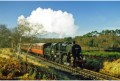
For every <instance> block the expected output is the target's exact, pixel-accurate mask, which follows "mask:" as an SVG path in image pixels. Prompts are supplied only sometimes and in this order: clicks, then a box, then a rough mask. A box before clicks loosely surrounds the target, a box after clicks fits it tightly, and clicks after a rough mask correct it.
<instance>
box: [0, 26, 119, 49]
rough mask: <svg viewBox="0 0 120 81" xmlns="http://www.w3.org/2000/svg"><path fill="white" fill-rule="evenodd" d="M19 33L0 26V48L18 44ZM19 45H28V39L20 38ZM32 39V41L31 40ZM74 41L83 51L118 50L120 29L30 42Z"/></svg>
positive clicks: (14, 29) (37, 39) (35, 38)
mask: <svg viewBox="0 0 120 81" xmlns="http://www.w3.org/2000/svg"><path fill="white" fill-rule="evenodd" d="M20 36H21V35H20V33H19V32H17V27H15V28H13V29H8V28H7V26H6V25H0V48H5V47H14V48H16V49H17V44H18V43H19V42H20V39H19V38H20ZM21 39H22V40H21V43H29V42H30V39H31V38H30V37H26V36H21ZM33 39H34V40H33ZM73 40H76V42H77V43H78V44H79V45H81V47H82V49H83V50H88V51H89V50H96V51H98V50H116V51H118V50H120V29H116V30H103V31H101V32H98V31H92V32H89V33H87V34H85V35H83V36H76V37H74V38H72V37H66V38H62V39H61V38H48V39H47V38H38V37H35V36H34V37H33V38H32V42H33V43H38V42H44V43H48V42H65V41H70V42H72V41H73Z"/></svg>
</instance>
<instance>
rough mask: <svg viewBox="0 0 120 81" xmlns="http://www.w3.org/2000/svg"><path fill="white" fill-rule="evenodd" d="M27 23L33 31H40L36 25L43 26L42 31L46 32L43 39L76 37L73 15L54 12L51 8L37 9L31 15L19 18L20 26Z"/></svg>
mask: <svg viewBox="0 0 120 81" xmlns="http://www.w3.org/2000/svg"><path fill="white" fill-rule="evenodd" d="M25 22H28V23H30V26H31V27H32V29H33V30H36V29H38V26H36V24H39V25H40V24H41V25H42V26H43V28H41V31H38V32H42V31H46V33H45V34H44V35H43V37H50V38H54V37H57V38H58V37H59V38H61V37H68V36H70V37H73V36H75V35H76V30H77V26H76V25H75V24H74V18H73V15H72V14H70V13H68V12H63V11H61V10H58V11H54V10H52V9H50V8H48V9H42V8H40V7H39V8H37V9H36V10H33V11H32V12H31V15H30V16H28V17H26V18H25V17H24V16H23V15H21V16H19V17H18V25H25Z"/></svg>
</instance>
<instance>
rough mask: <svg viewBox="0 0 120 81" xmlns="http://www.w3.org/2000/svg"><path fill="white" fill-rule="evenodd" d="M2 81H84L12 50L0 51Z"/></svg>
mask: <svg viewBox="0 0 120 81" xmlns="http://www.w3.org/2000/svg"><path fill="white" fill-rule="evenodd" d="M0 79H1V80H75V79H82V78H80V77H77V76H73V75H71V74H70V73H69V72H65V71H62V70H60V69H55V68H52V67H50V64H48V63H46V62H44V61H42V60H40V59H37V58H35V57H34V56H31V55H29V54H28V55H27V59H26V53H21V54H20V55H19V56H18V54H17V53H12V52H11V50H10V49H1V50H0Z"/></svg>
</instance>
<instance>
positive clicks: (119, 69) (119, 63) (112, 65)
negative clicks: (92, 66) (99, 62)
mask: <svg viewBox="0 0 120 81" xmlns="http://www.w3.org/2000/svg"><path fill="white" fill-rule="evenodd" d="M100 72H104V73H107V74H110V75H113V76H116V77H119V78H120V59H118V60H115V61H112V62H108V61H106V62H104V64H103V68H102V69H101V70H100Z"/></svg>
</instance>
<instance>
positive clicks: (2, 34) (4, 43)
mask: <svg viewBox="0 0 120 81" xmlns="http://www.w3.org/2000/svg"><path fill="white" fill-rule="evenodd" d="M10 35H11V31H10V30H9V29H8V28H7V27H6V25H0V47H1V48H5V47H10V46H11V44H10V42H11V38H10Z"/></svg>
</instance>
